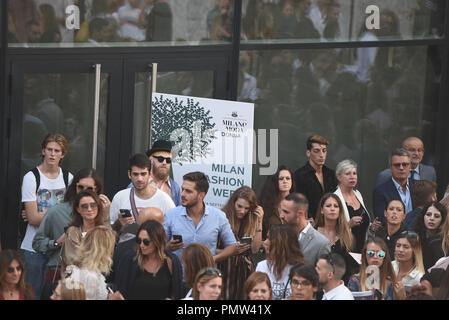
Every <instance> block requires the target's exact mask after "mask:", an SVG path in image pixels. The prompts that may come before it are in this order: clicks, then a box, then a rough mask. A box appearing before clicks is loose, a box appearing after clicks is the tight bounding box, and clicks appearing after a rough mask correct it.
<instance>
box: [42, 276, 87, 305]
mask: <svg viewBox="0 0 449 320" xmlns="http://www.w3.org/2000/svg"><path fill="white" fill-rule="evenodd" d="M50 299H51V300H86V290H85V289H84V285H83V284H82V283H81V282H79V281H78V280H75V279H73V278H71V277H69V278H65V279H62V280H59V281H58V285H57V286H56V288H55V290H54V292H53V294H52V295H51V297H50Z"/></svg>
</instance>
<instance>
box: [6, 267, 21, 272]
mask: <svg viewBox="0 0 449 320" xmlns="http://www.w3.org/2000/svg"><path fill="white" fill-rule="evenodd" d="M14 270H16V271H17V272H21V271H22V270H23V268H22V266H17V267H15V268H12V267H9V268H8V273H13V272H14Z"/></svg>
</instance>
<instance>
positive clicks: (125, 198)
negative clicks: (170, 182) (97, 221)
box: [109, 189, 175, 224]
mask: <svg viewBox="0 0 449 320" xmlns="http://www.w3.org/2000/svg"><path fill="white" fill-rule="evenodd" d="M130 193H131V189H124V190H121V191H119V192H117V193H116V194H115V196H114V198H113V199H112V203H111V209H110V210H109V212H110V215H111V224H113V223H114V222H115V221H116V220H117V219H118V215H119V213H120V209H128V210H131V202H130V199H129V196H130ZM134 201H135V202H136V207H137V211H138V212H140V210H141V209H143V208H148V207H155V208H159V209H161V210H162V212H163V213H165V212H166V211H168V210H170V209H173V208H174V207H175V204H174V202H173V200H172V199H171V198H170V196H169V195H168V194H166V193H165V192H163V191H161V190H159V189H156V193H155V194H154V195H153V196H152V197H151V198H150V199H140V198H139V197H138V196H137V195H136V194H134ZM131 213H132V210H131Z"/></svg>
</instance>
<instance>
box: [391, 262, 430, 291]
mask: <svg viewBox="0 0 449 320" xmlns="http://www.w3.org/2000/svg"><path fill="white" fill-rule="evenodd" d="M391 265H392V266H393V270H394V274H395V275H396V276H397V275H398V273H399V263H398V262H397V261H396V260H394V261H392V262H391ZM423 275H424V273H422V272H420V271H419V270H418V268H415V269H413V270H412V271H410V273H408V274H407V275H405V276H404V277H403V278H402V280H401V282H402V284H403V285H404V287H413V286H415V285H417V284H420V283H421V282H420V280H421V277H422V276H423Z"/></svg>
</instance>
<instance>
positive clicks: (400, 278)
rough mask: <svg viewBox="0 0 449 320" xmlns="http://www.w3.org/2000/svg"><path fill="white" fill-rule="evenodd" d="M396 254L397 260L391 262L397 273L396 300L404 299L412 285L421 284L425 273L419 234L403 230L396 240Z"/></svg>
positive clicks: (394, 286)
mask: <svg viewBox="0 0 449 320" xmlns="http://www.w3.org/2000/svg"><path fill="white" fill-rule="evenodd" d="M394 254H395V260H394V261H393V262H392V263H391V264H392V265H393V270H394V273H395V275H396V282H395V283H394V285H393V290H394V296H395V299H396V300H404V299H405V298H406V297H407V294H408V293H410V289H411V287H413V286H415V285H419V284H420V279H421V277H422V276H423V275H424V273H425V271H424V265H423V261H422V252H421V244H420V243H419V237H418V234H416V233H415V232H411V231H404V232H402V233H401V234H400V235H399V237H398V238H397V240H396V246H395V251H394Z"/></svg>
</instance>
